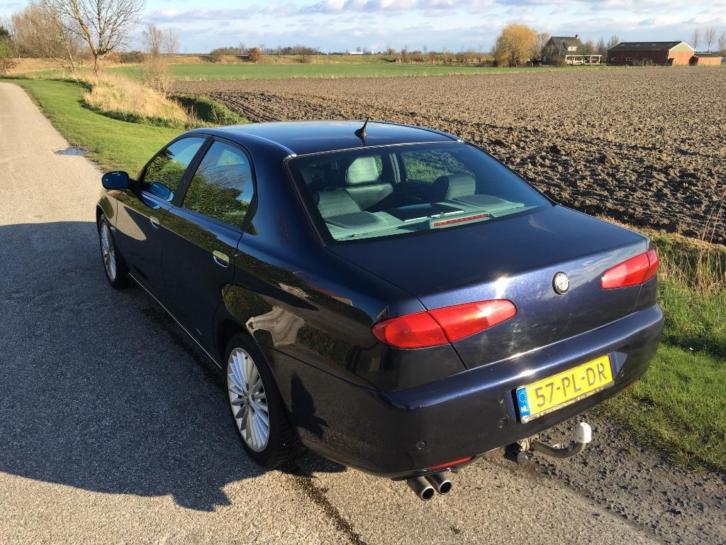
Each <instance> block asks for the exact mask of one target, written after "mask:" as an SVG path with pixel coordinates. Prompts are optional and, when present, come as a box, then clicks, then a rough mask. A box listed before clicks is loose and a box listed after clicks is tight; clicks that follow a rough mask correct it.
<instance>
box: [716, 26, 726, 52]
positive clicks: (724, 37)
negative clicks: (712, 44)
mask: <svg viewBox="0 0 726 545" xmlns="http://www.w3.org/2000/svg"><path fill="white" fill-rule="evenodd" d="M718 50H719V52H720V53H721V55H726V31H724V32H722V33H721V35H720V36H719V37H718Z"/></svg>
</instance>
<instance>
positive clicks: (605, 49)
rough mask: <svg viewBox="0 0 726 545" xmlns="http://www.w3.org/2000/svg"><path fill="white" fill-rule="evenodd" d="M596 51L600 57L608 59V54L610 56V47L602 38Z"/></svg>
mask: <svg viewBox="0 0 726 545" xmlns="http://www.w3.org/2000/svg"><path fill="white" fill-rule="evenodd" d="M595 49H597V54H598V55H602V56H603V57H606V56H607V54H608V46H607V45H605V38H600V39H599V40H598V41H597V47H596V48H595Z"/></svg>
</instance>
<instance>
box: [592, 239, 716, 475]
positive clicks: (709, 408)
mask: <svg viewBox="0 0 726 545" xmlns="http://www.w3.org/2000/svg"><path fill="white" fill-rule="evenodd" d="M647 234H648V235H649V236H650V237H651V240H653V242H654V243H655V245H656V246H657V247H658V252H659V255H660V258H661V263H662V265H661V270H660V272H659V284H658V299H659V302H660V305H661V307H662V308H663V312H664V313H665V330H664V334H663V342H662V344H661V346H660V347H659V349H658V352H657V353H656V355H655V357H654V358H653V361H652V362H651V367H650V369H649V370H648V372H647V373H646V374H645V376H644V377H643V379H642V380H641V381H640V382H638V383H637V384H635V385H634V386H633V387H632V388H629V389H628V390H626V391H625V392H623V393H622V394H621V395H619V396H616V397H615V398H613V399H611V400H609V401H607V402H606V403H604V404H603V405H602V406H601V408H600V412H601V413H602V414H604V415H606V416H610V417H613V418H614V419H616V420H617V421H618V422H620V423H621V424H624V425H625V426H627V427H628V428H630V429H631V430H632V431H633V432H634V433H635V435H636V437H638V439H639V440H640V441H641V442H642V443H645V444H649V445H651V446H653V447H656V448H658V449H659V450H661V451H664V452H665V453H667V454H668V455H669V456H670V457H671V459H672V460H673V461H674V462H676V463H679V464H681V465H686V466H689V467H701V468H708V469H712V470H716V471H721V472H723V471H726V411H724V406H725V405H726V390H725V389H724V387H725V385H726V277H725V276H724V271H726V248H724V247H723V246H720V245H711V244H706V243H702V242H699V241H694V240H691V239H687V238H685V237H680V236H677V235H664V234H661V233H647Z"/></svg>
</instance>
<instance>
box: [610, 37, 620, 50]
mask: <svg viewBox="0 0 726 545" xmlns="http://www.w3.org/2000/svg"><path fill="white" fill-rule="evenodd" d="M619 43H620V38H618V37H617V36H615V35H614V34H613V35H612V36H610V39H609V40H608V44H607V48H608V50H610V49H612V48H613V47H615V46H616V45H618V44H619Z"/></svg>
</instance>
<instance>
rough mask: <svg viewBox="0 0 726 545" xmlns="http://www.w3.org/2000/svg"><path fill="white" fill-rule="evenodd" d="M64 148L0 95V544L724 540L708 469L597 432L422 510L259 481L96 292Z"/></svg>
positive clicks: (325, 472) (220, 414)
mask: <svg viewBox="0 0 726 545" xmlns="http://www.w3.org/2000/svg"><path fill="white" fill-rule="evenodd" d="M67 145H68V144H67V142H65V141H64V140H63V138H62V137H61V136H60V135H58V133H57V132H56V131H55V130H54V129H53V127H52V126H51V125H50V123H49V122H48V121H47V120H46V119H45V118H44V117H43V116H42V115H41V114H40V113H39V112H38V110H37V108H35V106H34V105H33V104H32V102H31V101H30V100H29V99H28V97H27V96H26V95H25V94H24V92H23V91H22V90H21V89H20V88H18V87H17V86H15V85H11V84H6V83H0V171H1V172H2V176H0V192H1V194H2V197H1V198H0V256H2V258H1V259H0V332H1V333H0V437H1V438H2V444H1V445H0V543H3V544H4V545H6V544H7V545H10V544H31V543H32V544H45V543H53V544H58V543H73V544H85V543H88V544H96V543H134V544H144V543H150V544H151V543H164V544H185V543H189V544H197V545H198V544H212V543H225V544H247V543H325V544H331V543H352V544H360V543H366V544H369V545H372V544H387V543H403V544H405V543H421V542H436V543H457V544H459V543H481V542H483V541H485V542H488V543H511V542H515V541H519V542H525V541H526V542H527V543H532V544H538V543H542V544H545V543H547V544H549V543H553V542H556V543H613V544H615V543H658V542H668V543H723V542H724V541H726V531H725V529H724V525H723V489H724V488H723V484H724V483H723V480H722V476H718V475H713V474H705V473H700V474H692V473H690V472H685V471H676V470H673V469H672V468H670V467H669V466H667V465H665V464H664V463H663V462H662V461H659V459H658V458H657V455H656V454H653V453H648V452H647V451H642V450H639V449H637V448H635V449H633V450H629V451H627V452H624V451H623V450H622V445H623V443H622V442H620V441H621V437H622V436H621V432H620V430H617V429H615V428H610V427H609V426H605V425H602V424H596V426H597V430H598V433H597V434H596V436H595V441H596V446H595V447H594V448H593V449H592V450H591V451H589V453H588V455H587V456H586V457H585V458H582V459H575V460H571V461H563V462H558V463H557V464H556V466H554V469H553V468H552V467H550V466H548V465H546V464H545V465H540V464H539V463H534V464H530V465H528V466H524V467H519V466H515V465H513V464H511V463H510V462H507V461H505V460H502V459H483V460H480V461H478V462H477V463H475V464H473V465H472V466H470V467H469V468H467V469H465V470H464V471H462V473H460V474H459V475H458V476H457V478H456V481H455V489H454V492H452V494H451V495H450V496H449V497H446V498H441V497H439V498H436V499H435V500H433V501H432V502H429V503H423V502H420V501H419V500H417V499H416V498H415V497H414V496H413V494H412V493H411V492H410V491H409V490H408V489H407V488H406V487H405V486H404V485H403V484H401V483H393V482H389V481H385V480H381V479H377V478H374V477H371V476H368V475H365V474H363V473H360V472H358V471H353V470H345V469H344V468H341V467H340V466H337V465H335V464H332V463H330V462H326V461H324V460H322V459H320V458H317V457H315V456H312V455H307V456H305V457H303V458H302V459H301V460H300V462H299V463H298V464H297V466H296V467H294V468H289V469H287V470H286V471H274V472H267V473H262V472H260V470H259V469H257V468H256V467H255V466H254V465H253V464H252V463H251V462H250V461H249V460H248V459H247V458H246V457H245V455H244V454H243V452H242V450H241V449H240V447H239V445H238V443H237V439H236V437H235V436H234V430H233V429H231V426H229V425H228V422H227V418H226V410H227V409H226V406H225V400H224V395H223V390H222V386H221V384H220V381H219V380H218V379H217V378H216V376H214V375H213V374H212V373H211V372H210V371H209V366H208V364H207V363H206V362H205V360H204V358H203V357H202V356H201V355H200V354H199V353H198V352H197V351H196V350H195V349H194V347H193V346H192V344H191V342H190V341H188V340H187V339H186V338H185V337H184V334H183V333H182V331H181V330H180V329H179V328H178V327H177V326H176V325H175V324H174V322H173V321H172V320H171V319H170V318H168V317H167V316H166V315H165V314H164V313H163V311H162V310H161V309H160V307H158V305H156V303H154V301H153V300H151V299H150V298H149V297H148V296H147V295H145V294H144V293H143V292H142V290H138V289H137V290H130V291H128V292H126V293H117V292H114V291H113V290H111V289H110V288H109V287H108V286H107V285H106V282H105V279H104V276H103V272H102V268H101V264H100V259H99V257H98V253H97V252H98V249H97V241H96V234H95V226H94V221H93V220H94V215H93V210H94V205H95V200H96V198H97V195H98V192H99V176H100V173H99V171H98V169H97V168H96V167H95V166H94V165H93V164H91V163H90V162H89V161H87V160H86V159H84V158H82V157H77V156H67V155H58V154H56V153H55V151H57V150H59V149H63V148H65V147H66V146H67ZM650 460H654V461H655V462H654V463H655V464H656V465H655V466H654V467H653V470H654V472H653V474H652V482H649V481H648V479H647V478H645V477H643V478H641V476H640V474H641V473H643V474H644V473H645V471H644V470H643V468H641V466H640V465H639V464H641V463H642V464H646V466H645V468H646V469H647V467H648V465H647V464H650V463H651V462H650ZM603 472H604V473H603ZM608 472H611V473H610V474H609V475H610V476H608ZM697 483H702V485H703V486H702V487H701V488H700V489H699V488H698V486H700V485H699V484H697ZM678 502H680V503H678ZM671 503H672V504H674V505H675V506H676V508H677V509H679V510H680V511H681V513H680V515H676V514H673V515H672V516H671V515H669V514H668V512H667V507H666V506H667V505H670V504H671ZM700 503H703V505H704V508H703V509H702V508H701V507H700ZM619 505H622V506H623V508H622V509H620V508H619V507H617V506H619ZM613 506H616V507H613ZM679 517H680V518H679ZM656 523H657V524H656ZM654 524H655V526H654Z"/></svg>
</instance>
